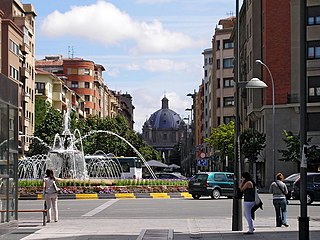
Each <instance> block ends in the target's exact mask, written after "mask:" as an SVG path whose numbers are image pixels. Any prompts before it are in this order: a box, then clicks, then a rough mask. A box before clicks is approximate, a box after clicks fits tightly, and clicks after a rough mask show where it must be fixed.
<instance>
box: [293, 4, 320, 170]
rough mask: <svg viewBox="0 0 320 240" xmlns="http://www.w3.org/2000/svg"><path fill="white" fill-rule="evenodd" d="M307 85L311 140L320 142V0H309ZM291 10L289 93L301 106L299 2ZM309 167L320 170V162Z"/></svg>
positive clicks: (308, 120)
mask: <svg viewBox="0 0 320 240" xmlns="http://www.w3.org/2000/svg"><path fill="white" fill-rule="evenodd" d="M306 4H307V6H306V15H307V21H306V23H305V25H306V41H307V42H306V48H307V55H306V61H307V62H306V85H307V93H306V94H307V96H306V99H307V125H306V130H307V133H308V137H312V142H311V143H312V144H320V125H319V119H320V2H319V1H317V0H307V1H306ZM290 10H291V92H290V95H289V96H288V100H290V103H291V104H292V105H293V106H295V107H296V108H297V107H298V100H299V99H298V96H300V79H299V76H300V68H299V67H297V66H300V65H301V64H302V63H301V56H300V52H299V51H297V50H296V49H299V47H300V29H299V23H300V22H301V18H300V17H299V12H300V2H299V1H297V0H292V1H291V5H290ZM309 170H310V171H319V170H320V165H319V164H313V165H309Z"/></svg>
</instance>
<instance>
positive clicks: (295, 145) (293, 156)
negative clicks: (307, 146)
mask: <svg viewBox="0 0 320 240" xmlns="http://www.w3.org/2000/svg"><path fill="white" fill-rule="evenodd" d="M282 135H283V138H282V140H283V141H284V142H285V144H286V146H287V149H283V150H278V152H279V153H281V154H282V158H280V159H279V160H280V161H285V162H299V161H300V159H301V154H300V136H299V135H294V134H293V133H292V132H291V131H287V130H284V131H283V133H282ZM310 140H311V139H308V141H310Z"/></svg>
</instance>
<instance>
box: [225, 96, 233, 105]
mask: <svg viewBox="0 0 320 240" xmlns="http://www.w3.org/2000/svg"><path fill="white" fill-rule="evenodd" d="M223 106H224V107H231V106H234V97H224V98H223Z"/></svg>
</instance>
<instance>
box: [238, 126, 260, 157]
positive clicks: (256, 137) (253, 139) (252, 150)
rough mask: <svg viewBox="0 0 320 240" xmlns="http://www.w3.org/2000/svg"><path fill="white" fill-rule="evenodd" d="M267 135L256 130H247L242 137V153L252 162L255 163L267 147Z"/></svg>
mask: <svg viewBox="0 0 320 240" xmlns="http://www.w3.org/2000/svg"><path fill="white" fill-rule="evenodd" d="M265 142H266V135H265V134H264V133H260V132H258V131H257V130H255V129H252V128H247V129H245V130H244V131H243V132H242V133H241V135H240V144H241V153H242V154H243V155H244V157H245V158H248V159H249V161H250V162H255V161H256V160H257V157H258V155H259V153H260V151H261V150H263V149H264V148H265V146H266V144H265Z"/></svg>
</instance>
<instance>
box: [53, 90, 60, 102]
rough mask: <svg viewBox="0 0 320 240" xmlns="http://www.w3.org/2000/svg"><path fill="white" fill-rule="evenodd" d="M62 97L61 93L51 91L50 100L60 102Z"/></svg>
mask: <svg viewBox="0 0 320 240" xmlns="http://www.w3.org/2000/svg"><path fill="white" fill-rule="evenodd" d="M61 99H62V94H61V93H60V92H53V93H52V100H53V101H57V102H60V101H61Z"/></svg>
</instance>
